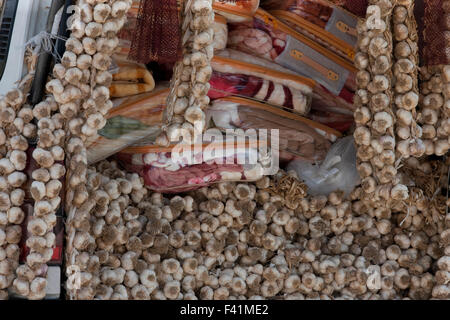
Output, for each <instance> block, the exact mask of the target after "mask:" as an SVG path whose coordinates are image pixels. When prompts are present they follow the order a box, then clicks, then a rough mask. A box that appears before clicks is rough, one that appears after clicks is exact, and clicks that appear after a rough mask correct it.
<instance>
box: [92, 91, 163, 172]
mask: <svg viewBox="0 0 450 320" xmlns="http://www.w3.org/2000/svg"><path fill="white" fill-rule="evenodd" d="M168 94H169V88H168V87H167V85H165V86H159V87H157V88H156V89H155V91H153V92H150V93H144V94H139V95H135V96H131V97H128V98H119V99H115V100H113V104H114V107H113V108H112V109H111V110H110V111H109V112H108V114H107V115H106V118H107V121H106V125H105V127H104V128H103V129H101V130H99V131H98V136H97V137H96V138H95V140H91V141H88V142H87V145H88V150H87V153H88V162H89V163H90V164H92V163H95V162H98V161H100V160H103V159H105V158H107V157H109V156H111V155H113V154H114V153H116V152H118V151H120V150H122V149H124V148H126V147H128V146H129V145H131V144H133V143H135V142H137V141H140V140H141V139H143V138H148V139H156V137H157V136H158V134H160V132H161V126H162V118H163V111H164V109H165V106H166V99H167V96H168Z"/></svg>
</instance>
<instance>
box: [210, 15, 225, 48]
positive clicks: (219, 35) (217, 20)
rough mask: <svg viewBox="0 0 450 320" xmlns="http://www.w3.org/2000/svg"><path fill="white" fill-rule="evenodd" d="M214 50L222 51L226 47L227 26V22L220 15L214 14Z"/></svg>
mask: <svg viewBox="0 0 450 320" xmlns="http://www.w3.org/2000/svg"><path fill="white" fill-rule="evenodd" d="M213 29H214V40H213V42H214V50H222V49H225V48H226V47H227V42H228V26H227V20H226V19H225V18H224V17H222V16H221V15H218V14H216V15H215V17H214V24H213Z"/></svg>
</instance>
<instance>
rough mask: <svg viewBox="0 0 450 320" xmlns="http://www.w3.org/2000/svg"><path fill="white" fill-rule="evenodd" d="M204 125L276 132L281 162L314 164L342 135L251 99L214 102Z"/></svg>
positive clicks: (230, 98)
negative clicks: (295, 160) (300, 160)
mask: <svg viewBox="0 0 450 320" xmlns="http://www.w3.org/2000/svg"><path fill="white" fill-rule="evenodd" d="M206 119H207V123H210V125H211V126H214V127H217V128H220V129H221V130H224V131H225V130H226V129H237V128H239V129H242V130H243V131H244V132H245V131H247V130H252V129H254V130H255V132H258V130H261V129H266V130H267V132H268V136H269V137H270V132H271V131H270V130H271V129H276V130H278V132H277V134H278V137H279V141H278V147H279V150H280V160H281V161H283V160H291V159H292V158H296V159H302V160H305V161H310V162H316V161H321V160H323V159H324V158H325V156H326V154H327V152H328V149H329V148H330V146H331V143H332V142H334V141H336V139H337V138H338V137H340V136H341V134H340V133H339V132H338V131H336V130H333V129H331V128H329V127H326V126H324V125H321V124H320V123H317V122H314V121H312V120H309V119H306V118H303V117H301V116H298V115H296V114H293V113H291V112H288V111H284V110H282V109H279V108H275V107H272V106H270V105H267V104H263V103H260V102H257V101H253V100H250V99H245V98H239V97H227V98H222V99H218V100H215V101H214V102H213V103H212V105H211V106H210V107H209V108H208V110H207V111H206Z"/></svg>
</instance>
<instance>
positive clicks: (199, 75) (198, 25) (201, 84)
mask: <svg viewBox="0 0 450 320" xmlns="http://www.w3.org/2000/svg"><path fill="white" fill-rule="evenodd" d="M212 3H213V1H212V0H196V1H191V2H189V3H188V5H187V7H186V8H185V10H186V12H190V14H192V17H189V18H186V23H185V24H184V26H185V28H184V30H183V35H182V39H183V46H184V47H185V48H187V51H185V52H184V53H183V54H184V57H183V59H182V61H179V62H178V63H177V64H176V67H175V69H174V70H175V75H174V77H175V78H177V79H180V80H181V81H179V82H177V83H172V84H171V91H170V96H169V98H168V103H169V107H168V108H166V109H165V117H164V118H165V121H166V126H165V128H171V127H172V125H173V124H174V123H179V124H180V126H183V124H184V123H190V124H195V129H196V130H198V131H199V132H203V131H204V130H205V125H206V123H205V121H204V119H205V113H204V109H205V108H206V107H207V106H208V105H209V98H208V97H207V93H208V91H209V87H210V84H209V79H210V77H211V74H212V69H211V66H210V62H211V59H212V57H213V53H214V41H213V40H214V12H213V9H212ZM187 19H189V21H188V20H187ZM187 43H192V45H189V46H187V45H186V44H187ZM191 75H192V77H193V79H191ZM175 136H176V135H173V134H171V133H170V134H169V132H167V131H165V132H163V133H161V135H160V136H159V137H158V138H157V139H156V144H158V145H161V146H166V145H168V144H169V143H170V142H171V141H172V142H174V140H172V138H174V137H175Z"/></svg>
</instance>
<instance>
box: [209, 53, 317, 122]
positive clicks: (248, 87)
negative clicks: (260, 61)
mask: <svg viewBox="0 0 450 320" xmlns="http://www.w3.org/2000/svg"><path fill="white" fill-rule="evenodd" d="M230 51H231V50H227V51H224V52H219V53H217V55H216V56H215V57H214V58H213V60H212V62H211V66H212V68H213V74H212V77H211V80H210V85H211V89H210V91H209V93H208V95H209V97H210V98H212V99H216V98H221V97H225V96H230V95H238V96H243V97H248V98H253V99H256V100H259V101H265V102H268V103H270V104H273V105H277V106H281V107H286V108H289V109H293V110H294V111H296V112H298V113H300V114H302V115H304V114H307V113H308V111H309V108H310V104H311V97H312V88H313V87H314V85H315V82H314V81H313V80H311V79H307V78H304V77H301V76H296V75H292V74H290V73H285V72H280V71H277V70H271V69H269V68H264V67H261V66H258V65H255V64H250V63H247V62H242V61H239V60H235V59H233V58H230V56H233V57H236V56H238V57H242V56H243V55H245V56H248V55H247V54H245V53H240V52H230ZM246 60H250V59H246Z"/></svg>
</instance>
